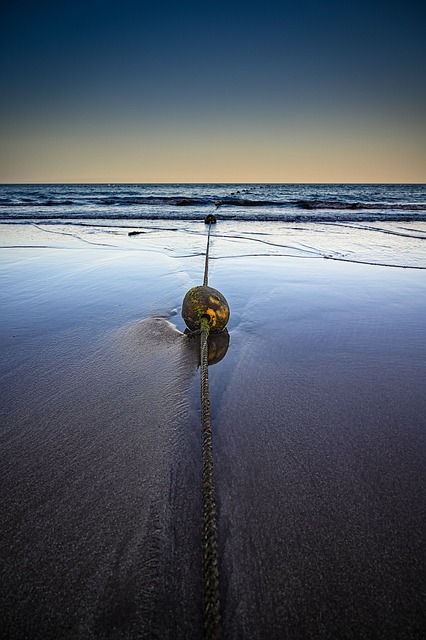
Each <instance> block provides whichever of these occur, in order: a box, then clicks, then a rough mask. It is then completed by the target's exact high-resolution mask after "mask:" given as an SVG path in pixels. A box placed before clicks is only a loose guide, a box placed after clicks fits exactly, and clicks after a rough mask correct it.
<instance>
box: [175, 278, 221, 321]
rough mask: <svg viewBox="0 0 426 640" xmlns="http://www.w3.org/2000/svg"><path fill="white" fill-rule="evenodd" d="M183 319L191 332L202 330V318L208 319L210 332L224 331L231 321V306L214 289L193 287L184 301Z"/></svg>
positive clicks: (201, 286)
mask: <svg viewBox="0 0 426 640" xmlns="http://www.w3.org/2000/svg"><path fill="white" fill-rule="evenodd" d="M182 318H183V319H184V320H185V323H186V326H187V327H189V329H191V331H196V330H197V329H199V328H200V324H201V318H206V319H207V321H208V323H209V327H210V331H213V332H216V331H222V329H224V328H225V326H226V324H227V322H228V320H229V305H228V303H227V301H226V299H225V296H223V295H222V294H221V293H220V291H218V290H217V289H213V287H207V286H204V285H200V286H197V287H192V289H190V290H189V291H188V293H187V294H186V296H185V297H184V299H183V303H182Z"/></svg>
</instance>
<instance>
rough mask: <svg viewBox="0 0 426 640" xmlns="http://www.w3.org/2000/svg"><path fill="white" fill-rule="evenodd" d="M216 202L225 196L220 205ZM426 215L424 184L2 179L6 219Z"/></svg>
mask: <svg viewBox="0 0 426 640" xmlns="http://www.w3.org/2000/svg"><path fill="white" fill-rule="evenodd" d="M216 203H220V204H219V205H218V206H217V205H216ZM212 210H218V212H219V213H220V217H221V219H223V220H245V221H248V220H250V221H265V222H378V221H395V222H407V221H425V220H426V185H423V184H43V185H35V184H20V185H0V221H2V222H17V221H19V222H21V223H22V222H32V221H34V220H38V221H43V222H45V223H50V224H52V223H53V224H54V223H55V222H67V223H72V222H77V221H85V220H90V221H94V220H97V221H105V222H104V224H105V223H107V221H110V220H112V221H117V220H123V221H131V222H135V221H137V220H200V219H202V218H203V216H206V215H207V214H208V213H210V212H211V211H212Z"/></svg>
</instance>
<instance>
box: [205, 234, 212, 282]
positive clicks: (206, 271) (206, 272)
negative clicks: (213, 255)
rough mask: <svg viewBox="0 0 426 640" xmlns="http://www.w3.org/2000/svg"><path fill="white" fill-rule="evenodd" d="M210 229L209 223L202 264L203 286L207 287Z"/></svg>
mask: <svg viewBox="0 0 426 640" xmlns="http://www.w3.org/2000/svg"><path fill="white" fill-rule="evenodd" d="M211 228H212V225H211V223H210V222H209V233H208V236H207V249H206V261H205V263H204V280H203V286H204V287H207V285H208V278H209V248H210V229H211Z"/></svg>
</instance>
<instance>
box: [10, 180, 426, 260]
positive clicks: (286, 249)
mask: <svg viewBox="0 0 426 640" xmlns="http://www.w3.org/2000/svg"><path fill="white" fill-rule="evenodd" d="M211 213H214V214H215V215H216V217H217V220H218V224H217V225H216V228H215V231H214V233H215V235H216V236H217V237H218V236H220V237H221V239H222V241H223V242H221V252H220V253H216V254H213V256H212V259H220V258H234V257H245V256H253V257H255V256H256V257H259V256H290V257H301V258H328V259H332V260H340V261H345V262H358V263H367V264H374V265H382V266H391V267H406V268H408V267H409V268H415V269H425V268H426V252H425V248H426V245H425V244H424V241H425V239H426V185H421V184H57V185H49V184H45V185H34V184H33V185H31V184H24V185H0V225H1V227H0V246H1V247H15V246H22V244H24V245H25V246H27V245H28V244H29V245H31V246H40V247H54V248H58V246H59V244H60V243H59V240H60V239H62V241H63V240H64V239H66V240H67V241H69V240H70V239H71V238H73V239H74V240H75V241H78V242H79V243H80V245H81V246H83V245H84V246H86V247H87V245H88V244H90V245H91V246H96V245H98V246H99V247H103V248H105V247H110V248H127V249H131V250H141V249H143V250H152V251H161V252H163V253H166V254H168V255H170V257H173V258H175V257H181V256H183V255H185V256H188V257H194V256H196V255H199V254H200V253H201V252H203V251H204V244H205V239H204V236H203V235H202V234H203V230H204V224H203V221H204V219H205V217H206V216H207V215H208V214H211ZM18 228H20V229H21V230H22V234H21V235H22V241H20V240H17V235H16V231H17V230H18ZM142 238H143V242H142ZM165 239H166V241H164V240H165Z"/></svg>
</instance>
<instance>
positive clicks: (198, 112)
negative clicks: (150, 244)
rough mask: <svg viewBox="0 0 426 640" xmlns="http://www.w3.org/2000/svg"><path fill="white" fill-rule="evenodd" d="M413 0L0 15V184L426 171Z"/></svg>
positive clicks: (110, 5)
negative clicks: (0, 155) (2, 147)
mask: <svg viewBox="0 0 426 640" xmlns="http://www.w3.org/2000/svg"><path fill="white" fill-rule="evenodd" d="M425 33H426V12H425V8H424V4H423V3H420V2H410V1H408V2H391V1H389V2H374V1H373V2H364V1H360V2H358V3H354V4H343V3H341V2H324V3H318V2H307V1H303V0H302V1H301V2H299V3H297V4H293V3H292V4H290V3H286V2H244V3H243V2H215V3H214V4H205V3H204V4H200V3H199V2H197V3H195V2H182V3H181V4H177V3H172V2H156V3H155V4H154V3H153V4H151V3H145V2H126V0H123V1H122V2H108V1H104V2H100V1H97V0H96V1H90V0H89V1H87V2H84V3H83V2H74V3H72V4H71V3H69V4H68V3H56V4H54V3H43V2H42V3H38V4H36V3H25V2H24V3H20V4H19V5H12V4H10V6H8V7H7V8H6V9H5V10H3V18H2V34H1V44H0V48H1V83H2V94H3V97H2V101H1V106H0V111H1V122H2V124H1V131H0V135H1V142H2V146H4V149H5V151H6V153H5V154H2V157H3V159H2V161H1V164H0V180H1V181H3V182H5V181H27V180H28V181H50V180H52V181H74V180H81V181H98V180H99V181H127V180H129V181H141V182H145V181H175V180H176V181H192V180H193V181H200V180H201V181H216V180H222V181H234V180H235V181H238V180H248V181H255V180H258V181H269V180H271V181H282V182H287V181H331V182H333V181H382V180H383V181H410V180H412V181H426V172H425V169H426V166H425V165H426V158H425V151H424V149H425V146H426V145H425V142H426V140H425V131H426V124H425V113H426V77H425V75H426V74H425V69H426V45H425V41H426V38H425V36H424V34H425Z"/></svg>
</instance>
